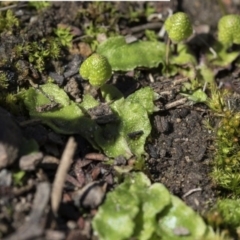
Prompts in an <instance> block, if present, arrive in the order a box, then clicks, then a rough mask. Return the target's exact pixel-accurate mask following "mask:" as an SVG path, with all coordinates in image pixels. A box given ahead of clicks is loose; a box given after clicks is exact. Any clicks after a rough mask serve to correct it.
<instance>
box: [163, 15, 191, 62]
mask: <svg viewBox="0 0 240 240" xmlns="http://www.w3.org/2000/svg"><path fill="white" fill-rule="evenodd" d="M164 27H165V29H166V32H167V33H168V37H169V39H170V40H171V41H172V43H173V44H174V46H175V53H176V52H177V44H179V43H180V42H182V41H184V40H186V39H187V38H188V37H189V36H190V35H191V34H192V33H193V28H192V24H191V21H190V19H189V17H188V15H187V14H186V13H183V12H178V13H175V14H173V15H172V16H170V17H169V18H168V19H167V20H166V21H165V23H164ZM169 45H170V41H169V40H168V43H167V51H166V62H167V63H168V54H169Z"/></svg>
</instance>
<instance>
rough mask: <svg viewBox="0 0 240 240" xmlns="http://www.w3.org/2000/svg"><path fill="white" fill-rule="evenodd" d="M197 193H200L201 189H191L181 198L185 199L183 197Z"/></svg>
mask: <svg viewBox="0 0 240 240" xmlns="http://www.w3.org/2000/svg"><path fill="white" fill-rule="evenodd" d="M199 191H202V189H201V188H193V189H191V190H189V191H188V192H186V193H185V194H184V195H183V196H182V197H183V198H185V197H187V196H189V195H191V194H192V193H195V192H199Z"/></svg>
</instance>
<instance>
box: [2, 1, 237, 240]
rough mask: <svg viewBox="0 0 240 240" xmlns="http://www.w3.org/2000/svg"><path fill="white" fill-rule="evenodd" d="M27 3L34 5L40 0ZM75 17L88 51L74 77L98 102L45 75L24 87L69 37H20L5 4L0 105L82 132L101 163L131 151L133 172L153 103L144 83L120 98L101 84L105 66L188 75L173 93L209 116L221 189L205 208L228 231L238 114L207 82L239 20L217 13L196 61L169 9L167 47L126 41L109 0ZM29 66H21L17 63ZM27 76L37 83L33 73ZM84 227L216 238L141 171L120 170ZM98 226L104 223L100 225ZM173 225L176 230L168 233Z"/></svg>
mask: <svg viewBox="0 0 240 240" xmlns="http://www.w3.org/2000/svg"><path fill="white" fill-rule="evenodd" d="M33 4H35V6H34V5H33ZM30 5H32V6H34V7H35V8H36V9H37V10H41V11H42V10H44V8H45V7H48V6H49V3H48V2H41V4H40V3H30ZM128 11H129V16H130V18H131V21H137V19H138V17H139V16H141V15H142V14H143V15H145V16H146V15H148V14H150V13H151V12H152V9H151V7H147V8H146V9H145V10H144V11H143V12H138V13H136V12H134V9H133V8H129V9H128ZM103 12H109V14H110V16H108V17H107V19H105V18H104V16H105V15H104V14H102V13H103ZM79 17H80V18H85V17H88V18H89V19H90V21H89V24H88V25H87V26H84V29H83V32H84V34H85V36H84V37H85V38H84V41H85V42H88V43H89V44H90V46H91V48H92V50H96V53H94V54H93V55H91V56H90V57H89V58H88V59H86V61H85V62H84V63H82V65H81V67H80V75H81V76H82V77H83V78H84V79H88V80H89V83H90V84H91V85H93V86H95V87H98V88H99V90H100V91H101V94H102V96H103V99H104V102H99V101H97V100H96V99H95V98H93V97H92V96H91V95H89V94H84V95H83V96H82V98H83V101H82V102H81V103H75V102H73V101H72V100H71V99H70V98H69V96H68V95H67V94H66V93H65V91H64V90H63V89H60V88H59V87H58V86H57V85H56V84H53V83H50V82H49V83H45V84H42V85H41V86H40V87H39V89H36V88H33V87H30V88H29V84H26V83H27V82H28V80H31V79H29V78H32V77H34V76H31V75H35V74H34V73H35V72H37V73H39V74H45V73H46V72H47V70H48V66H49V65H50V64H49V63H51V62H52V61H53V60H56V59H58V58H59V57H60V56H61V50H62V49H63V48H64V49H65V50H66V48H67V47H70V46H71V43H72V38H73V36H72V35H71V33H70V30H69V29H68V28H65V29H63V28H56V29H55V32H54V33H55V36H50V37H49V36H45V37H43V38H42V39H40V40H39V41H33V42H29V41H27V39H25V38H24V34H23V35H21V34H20V25H21V23H20V22H19V20H18V19H17V18H16V17H15V16H14V14H13V12H12V11H6V12H1V13H0V34H1V36H0V37H1V40H2V39H3V40H4V41H2V42H3V45H2V46H1V59H0V67H1V68H2V69H5V67H6V66H9V65H10V66H11V69H10V70H11V71H10V72H5V71H1V72H0V90H1V96H0V104H1V106H3V107H5V108H7V109H9V110H10V111H11V112H13V113H17V112H18V111H19V110H20V109H22V105H23V102H24V104H25V107H26V110H27V111H28V113H29V115H30V116H31V117H32V118H38V119H41V120H42V122H43V123H44V124H46V125H48V126H49V127H51V128H52V129H53V130H55V131H56V132H59V133H62V134H80V135H82V136H83V137H85V138H86V139H87V140H88V141H89V142H90V143H91V144H92V146H93V147H94V148H96V149H97V150H99V151H101V152H103V153H104V154H106V155H107V156H108V157H109V159H111V160H112V159H113V158H115V157H118V156H120V155H121V156H124V157H125V158H126V159H129V158H131V157H134V158H135V159H136V162H137V163H136V165H135V169H138V170H143V169H144V160H145V158H146V152H145V149H144V146H145V143H146V141H147V139H148V137H149V135H150V132H151V122H150V116H151V115H152V114H153V112H154V111H156V110H157V109H156V108H155V106H154V101H155V100H156V98H157V96H156V94H155V93H154V92H153V90H152V89H151V88H150V87H144V88H141V89H140V90H138V91H136V92H135V93H133V94H131V95H130V96H128V97H127V98H124V97H123V96H122V94H121V92H120V91H119V90H118V89H116V88H115V87H113V86H111V85H107V84H105V83H106V81H107V80H109V79H110V78H111V75H112V73H113V72H112V71H133V70H135V69H137V68H145V69H152V68H154V71H158V72H159V74H162V75H164V76H175V75H177V74H180V75H182V76H186V77H188V78H189V79H190V81H189V82H186V83H184V84H183V86H182V94H183V95H184V96H186V97H188V99H189V100H190V101H191V103H192V104H194V103H198V102H202V103H205V104H206V105H207V106H208V107H209V109H210V110H211V111H212V112H213V114H216V115H217V116H218V117H219V125H218V126H217V127H216V128H212V131H213V132H215V133H216V138H215V139H214V143H213V144H214V146H215V157H214V162H213V172H212V177H213V181H214V182H215V183H216V184H217V185H218V186H219V187H221V189H223V190H224V191H223V192H224V194H222V195H221V199H220V200H219V201H218V204H217V205H216V206H215V207H216V210H217V211H218V212H219V213H220V214H221V216H222V219H223V223H224V224H226V225H231V227H232V228H233V231H235V228H236V227H237V226H239V224H240V217H239V216H240V214H239V207H238V205H239V194H240V187H239V186H240V177H239V172H240V164H239V157H240V147H239V134H240V125H239V120H240V114H239V112H236V111H233V110H230V109H228V107H227V103H226V94H225V92H223V91H221V90H219V89H218V88H217V86H216V84H215V81H214V78H215V70H216V68H218V67H221V68H222V67H227V66H229V65H230V64H235V66H238V65H239V60H238V58H239V52H240V51H239V47H238V48H236V49H234V50H232V51H229V47H230V46H231V45H232V44H239V43H240V30H239V26H240V17H239V16H237V15H227V16H225V17H223V18H222V19H220V21H219V24H218V39H216V41H215V42H214V43H213V45H212V46H211V47H212V48H213V49H214V50H215V54H212V52H210V51H209V52H207V53H204V54H205V55H204V58H203V59H204V61H201V62H200V63H199V61H198V60H199V59H197V58H196V56H195V55H194V54H193V53H192V52H191V49H190V48H189V47H188V46H187V45H186V44H184V43H180V42H182V41H184V40H185V39H186V38H188V37H189V36H190V35H191V34H192V26H191V23H190V20H189V18H188V16H187V15H186V14H185V13H176V14H174V15H173V16H171V17H169V18H168V19H167V20H166V22H165V28H166V31H167V33H168V35H169V38H170V39H171V40H172V42H173V43H178V48H177V50H176V49H174V46H173V45H172V46H170V47H169V49H168V48H167V47H166V44H165V43H163V42H160V41H158V39H157V37H156V35H154V34H153V32H146V35H147V37H148V39H149V40H148V41H141V40H140V41H136V42H132V43H126V41H125V38H124V37H123V36H119V35H118V33H117V30H116V29H115V27H114V26H116V21H118V20H119V19H120V18H121V17H123V16H120V15H119V14H118V13H117V12H116V10H115V9H114V8H112V7H111V3H109V2H108V3H101V2H93V3H89V4H88V8H87V9H81V10H80V12H79ZM99 23H100V24H101V26H100V24H99ZM21 30H22V29H21ZM226 30H227V31H226ZM23 33H24V30H23ZM100 33H104V34H105V36H106V37H108V39H107V40H106V41H105V42H103V43H101V44H99V42H98V41H97V37H98V36H99V34H100ZM19 36H21V37H22V38H20V37H19ZM150 39H151V40H150ZM8 40H9V41H8ZM10 40H11V41H10ZM168 50H169V53H168V60H166V59H165V56H166V51H168ZM30 66H31V70H26V69H29V67H30ZM36 75H38V74H36ZM9 76H13V77H12V78H11V81H12V82H14V83H15V85H16V86H15V87H14V88H13V89H14V90H12V89H11V88H10V87H12V86H11V85H10V83H9V82H10V81H9V79H10V78H9ZM14 76H17V77H15V78H14ZM46 77H48V76H46ZM34 80H36V83H38V79H37V78H36V79H34ZM25 87H26V89H25ZM102 107H106V108H108V110H109V115H108V116H107V119H101V117H100V118H98V116H94V115H91V113H92V111H93V110H96V109H97V108H99V109H101V108H102ZM109 163H111V161H110V162H109ZM18 178H19V179H20V181H21V174H19V176H17V175H16V180H17V181H18ZM159 199H161V201H159ZM137 219H140V220H137ZM93 226H94V230H95V232H96V233H97V235H98V236H99V237H100V239H130V238H136V239H159V238H160V237H161V239H173V240H174V239H176V240H178V239H186V240H187V239H217V237H216V238H215V235H214V234H213V233H212V230H211V229H210V228H209V227H208V226H207V225H206V224H205V223H204V221H203V220H202V219H201V218H200V217H199V216H198V215H197V214H196V213H194V212H193V211H192V210H191V209H190V208H189V207H187V206H186V205H185V204H184V203H183V202H182V201H181V200H179V199H178V198H176V197H174V196H172V195H171V194H170V193H169V191H168V190H167V189H166V188H165V187H164V186H163V185H161V184H157V183H155V184H153V185H151V184H150V181H149V179H147V178H146V176H145V175H143V174H142V173H133V174H132V175H129V176H128V177H126V178H125V181H124V182H123V183H122V184H121V185H119V187H117V188H116V189H115V190H114V191H113V192H112V193H109V194H108V196H107V199H106V201H105V203H104V204H103V206H102V207H100V209H99V212H98V214H97V215H96V217H95V220H94V224H93ZM121 227H122V228H121ZM106 228H108V230H106V231H104V230H105V229H106ZM179 228H182V230H183V231H184V232H185V233H186V235H184V236H179V235H178V234H176V231H177V230H179ZM219 239H220V238H219Z"/></svg>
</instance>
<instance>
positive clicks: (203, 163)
mask: <svg viewBox="0 0 240 240" xmlns="http://www.w3.org/2000/svg"><path fill="white" fill-rule="evenodd" d="M219 2H220V1H209V0H204V1H200V0H195V1H192V0H178V1H177V0H171V2H170V3H167V2H166V3H161V2H151V3H149V4H150V6H153V7H154V8H155V11H156V12H157V13H163V15H164V14H165V15H166V13H167V9H168V8H171V9H172V10H173V11H179V10H181V11H185V12H186V13H188V14H189V15H190V17H191V19H192V21H193V25H194V26H195V27H196V29H197V31H200V32H201V31H203V29H205V27H209V29H210V32H211V33H212V34H213V35H214V34H215V30H216V26H217V21H218V20H219V18H220V17H221V16H222V15H223V13H224V11H226V12H227V13H239V12H240V2H239V1H222V2H223V5H222V6H221V5H219ZM127 4H131V6H132V8H133V10H135V11H139V12H141V11H142V12H144V11H143V10H144V8H145V5H146V3H141V2H132V3H126V2H116V3H115V5H113V6H114V7H115V8H116V9H118V11H120V12H121V13H122V14H123V15H125V16H126V18H120V19H119V20H118V21H116V23H114V24H115V25H117V28H118V29H119V32H120V33H122V34H131V33H132V30H133V29H134V27H136V26H141V25H143V24H145V23H146V22H147V21H146V16H144V14H143V15H141V14H140V15H141V16H139V21H138V22H134V21H132V22H131V21H130V20H129V16H128V15H129V12H127V10H126V9H127V7H126V5H127ZM0 6H1V5H0ZM2 7H3V6H2ZM0 9H1V7H0ZM81 9H89V12H88V15H86V16H83V17H79V15H78V14H79V11H80V10H81ZM92 11H94V9H90V5H89V3H88V2H53V3H52V7H50V8H49V9H47V10H46V11H36V10H35V9H34V8H29V7H27V6H26V4H25V5H24V3H23V4H20V3H19V6H17V7H15V8H13V12H15V13H16V14H18V15H19V19H20V21H21V22H22V28H24V29H27V31H26V33H27V38H28V39H29V40H32V41H33V40H34V41H35V40H36V41H38V40H40V39H41V38H42V37H46V36H51V34H53V28H56V26H57V25H58V24H66V25H68V26H70V27H71V28H72V31H73V32H75V38H74V40H73V42H74V44H75V48H74V49H72V51H71V52H69V51H67V50H65V52H64V54H65V55H64V58H61V59H60V60H59V62H57V63H56V62H55V63H54V64H55V65H49V69H47V70H46V71H45V72H44V73H43V74H42V76H41V77H40V78H36V79H38V80H37V81H39V82H38V83H40V84H42V83H44V79H46V76H48V75H50V74H51V76H53V78H54V79H55V81H56V82H58V83H59V82H61V81H63V79H62V78H61V77H60V76H63V75H64V74H65V75H64V76H65V81H64V83H63V84H60V85H61V86H62V87H63V88H64V89H65V91H66V92H67V93H68V94H69V96H70V97H71V99H75V100H77V101H78V100H81V97H82V94H83V93H84V92H86V91H89V86H88V84H87V83H86V82H83V81H79V79H80V77H79V74H78V73H77V72H76V73H74V74H72V72H71V71H73V72H74V68H72V69H71V66H72V65H71V64H73V63H75V64H76V66H77V67H78V66H79V64H80V63H81V61H82V60H83V58H84V57H86V56H87V55H89V52H88V51H89V46H87V45H84V44H83V43H82V42H81V37H82V35H83V29H84V27H83V26H84V24H89V22H90V21H91V20H93V21H94V20H96V19H98V18H99V16H96V15H94V13H93V12H92ZM213 13H214V14H213ZM109 16H110V14H109V13H108V12H106V13H105V14H104V15H103V16H102V18H101V20H99V21H102V22H104V23H105V24H109V23H110V22H111V21H110V20H111V19H108V18H109ZM34 18H36V19H37V21H34V20H33V19H34ZM112 22H113V20H112ZM95 24H98V22H97V21H96V22H95ZM115 27H116V26H114V28H115ZM132 34H133V35H135V36H136V37H137V38H141V37H142V36H143V31H139V32H138V31H137V32H134V30H133V33H132ZM5 37H6V38H5V39H4V38H3V37H2V38H1V42H0V47H1V46H3V45H4V44H6V42H4V41H5V40H7V39H8V37H7V36H5ZM80 42H81V44H83V45H82V46H84V48H81V49H80V48H79V43H80ZM192 44H193V47H194V42H193V43H192ZM4 46H5V45H4ZM11 47H12V46H10V47H9V48H11ZM0 52H1V48H0ZM74 54H77V55H78V58H77V59H76V58H75V57H76V56H74ZM71 61H72V62H71ZM69 63H71V64H70V65H69ZM53 66H54V67H53ZM56 66H57V67H56ZM66 66H67V68H66V69H67V70H66V69H65V71H63V70H62V69H63V68H64V67H66ZM69 69H70V70H69ZM0 70H1V69H0ZM61 71H62V72H61ZM69 71H70V73H69ZM138 71H139V79H138V80H139V81H138V82H137V83H136V81H135V80H134V78H133V77H132V76H133V74H132V73H116V74H115V75H114V81H113V82H116V86H117V87H118V88H119V89H120V91H122V93H123V94H124V95H125V96H127V95H128V94H130V93H132V92H134V91H135V90H136V89H139V88H141V87H142V86H147V85H150V86H152V87H153V89H154V90H155V92H157V93H158V94H160V95H161V97H160V99H159V100H158V101H157V102H156V105H157V106H159V108H160V109H161V110H160V111H159V112H157V113H155V114H154V116H152V117H151V122H152V134H151V136H150V137H149V139H148V141H147V143H146V151H147V153H148V157H147V159H146V171H145V172H146V173H147V174H148V175H149V177H150V178H151V179H152V181H153V182H161V183H163V184H165V186H166V187H167V188H168V189H169V190H170V191H171V192H172V193H173V194H175V195H177V196H179V197H180V198H181V199H183V200H184V201H185V202H186V203H187V204H188V205H189V206H191V207H192V208H193V209H194V210H196V211H198V212H199V213H201V214H203V215H204V214H205V213H206V212H207V211H208V210H209V209H210V208H211V207H212V206H213V205H214V203H215V202H216V199H217V196H218V191H217V188H216V186H215V185H214V183H213V181H212V179H211V177H210V173H211V166H212V164H213V162H212V161H213V156H214V145H213V144H214V142H213V141H214V133H213V132H211V131H210V130H209V129H207V128H206V120H207V119H212V118H213V116H212V115H211V112H210V111H209V110H208V108H207V107H206V105H204V104H195V105H191V104H190V103H189V102H188V101H185V100H183V99H184V97H183V96H182V95H181V94H180V88H181V83H179V84H178V83H177V82H181V81H180V80H181V79H182V77H181V76H176V77H174V78H166V77H164V76H160V75H159V73H158V72H157V71H156V70H155V69H154V70H151V71H150V70H149V71H148V70H138ZM63 72H64V74H62V73H63ZM149 73H151V76H152V77H153V79H154V82H152V81H150V78H149ZM27 74H30V75H31V78H32V79H33V80H34V82H36V79H34V76H33V75H34V71H33V70H32V71H28V72H27ZM68 74H69V76H68ZM66 76H67V77H66ZM39 79H40V80H39ZM116 79H117V81H115V80H116ZM93 94H94V93H93ZM172 103H176V105H174V106H171V104H172ZM166 106H167V107H166ZM2 107H3V108H4V107H5V106H2ZM2 111H3V112H2ZM2 111H0V126H1V128H0V131H1V133H0V134H1V142H3V144H2V145H3V150H2V149H0V153H1V154H2V156H3V155H4V154H5V152H7V154H8V158H9V159H7V160H6V159H5V160H4V156H3V157H0V167H1V166H2V164H3V163H1V161H9V162H8V164H7V165H8V166H7V167H2V168H3V170H2V171H1V172H0V197H1V199H0V233H2V236H3V237H4V239H8V240H10V239H28V237H29V238H30V239H68V240H72V239H94V238H93V237H92V232H91V227H90V223H91V218H92V217H93V216H94V214H95V212H96V209H97V206H98V205H99V204H100V203H101V201H102V199H103V198H104V196H105V193H106V191H107V190H110V189H112V188H113V187H114V186H116V183H115V182H114V177H115V171H114V170H113V167H111V166H109V165H106V164H104V158H105V157H104V156H103V155H102V154H101V153H98V152H96V151H95V150H94V149H93V147H92V146H91V145H90V144H89V143H88V142H87V141H86V140H85V139H83V138H82V137H81V136H79V135H74V139H75V141H76V143H77V149H76V151H75V155H74V163H73V164H72V166H71V169H70V171H69V172H68V175H67V183H66V184H65V188H64V189H65V190H64V193H63V200H62V201H61V205H60V209H59V213H58V216H57V217H56V216H53V215H52V214H51V211H50V208H51V205H50V202H49V201H48V199H49V196H50V194H51V193H50V185H48V184H46V182H48V183H50V184H52V182H53V180H54V178H55V174H56V169H57V167H58V165H59V161H60V159H61V156H62V153H63V150H64V149H65V147H66V143H67V141H68V139H69V136H66V135H62V134H57V133H55V132H54V131H53V130H51V129H49V128H48V127H46V126H44V125H42V124H41V123H40V122H26V121H28V120H29V117H28V116H27V114H26V115H21V116H19V115H18V116H14V115H13V116H12V117H10V115H8V114H7V113H6V112H5V111H4V110H2ZM6 115H7V117H6ZM8 118H9V119H8ZM6 119H7V121H6ZM11 121H13V123H12V122H11ZM16 122H17V124H18V125H19V126H20V129H21V131H19V129H16V130H14V127H12V125H11V124H15V123H16ZM10 128H11V130H9V129H10ZM21 134H22V135H23V136H24V137H26V138H33V139H35V140H36V142H37V144H38V146H39V152H38V153H36V154H34V155H32V156H31V157H30V158H29V159H28V158H27V156H22V157H21V159H20V160H19V158H18V159H17V160H14V159H15V158H16V153H15V152H14V150H15V149H18V148H19V147H20V142H21V141H22V135H21ZM13 136H14V137H13ZM13 138H14V140H15V141H13ZM12 142H13V143H12ZM10 143H11V144H12V145H14V148H13V149H12V148H9V145H10ZM0 147H2V146H0ZM1 151H2V152H1ZM24 157H25V158H27V159H25V160H24V161H23V160H22V158H24ZM28 157H29V156H28ZM19 161H20V166H21V167H20V168H21V169H25V170H27V171H28V173H27V175H26V179H25V181H24V184H22V185H20V186H18V187H14V188H13V187H12V185H11V184H9V183H7V179H8V177H9V176H11V174H13V172H17V171H18V170H19ZM21 161H22V162H25V165H21ZM13 162H14V163H13ZM26 163H27V164H26ZM115 164H116V165H126V164H127V162H126V160H125V159H121V158H119V159H115ZM5 170H7V171H5ZM4 171H5V172H4ZM2 179H5V180H4V181H3V180H2ZM44 181H45V183H44V184H45V185H44V184H43V185H41V184H40V182H44ZM105 183H107V185H106V184H105ZM92 184H95V185H94V189H95V190H94V191H95V193H94V194H95V195H91V196H89V199H88V200H89V201H86V200H85V201H84V199H82V196H83V193H79V194H78V193H73V190H74V189H76V188H77V189H82V188H83V187H86V188H89V187H92ZM96 195H97V196H98V197H97V198H96V197H95V196H96ZM44 196H48V197H46V198H47V199H45V198H44ZM76 199H77V200H76ZM73 200H75V202H77V201H82V205H81V206H82V207H83V209H84V211H85V213H86V214H85V215H83V214H80V213H79V212H78V210H77V208H76V205H77V204H75V205H74V204H73ZM41 204H42V205H41ZM37 205H39V206H40V208H41V213H36V212H34V211H33V210H34V208H33V206H37ZM36 219H37V220H36ZM35 220H36V221H35ZM39 226H41V227H39ZM29 228H31V231H27V230H26V229H29ZM0 237H1V234H0ZM54 237H55V238H54Z"/></svg>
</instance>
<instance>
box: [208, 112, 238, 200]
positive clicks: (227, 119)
mask: <svg viewBox="0 0 240 240" xmlns="http://www.w3.org/2000/svg"><path fill="white" fill-rule="evenodd" d="M223 114H224V117H223V118H222V120H221V122H220V126H219V127H218V130H217V139H216V142H215V144H216V148H217V149H216V155H215V163H214V168H213V173H212V176H213V178H214V180H215V181H216V182H217V184H218V185H219V186H221V187H222V188H224V189H227V190H229V191H231V193H232V194H234V195H235V196H238V195H239V194H240V177H239V171H240V163H239V156H240V146H239V136H240V113H238V112H236V113H235V112H231V111H226V112H223Z"/></svg>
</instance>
